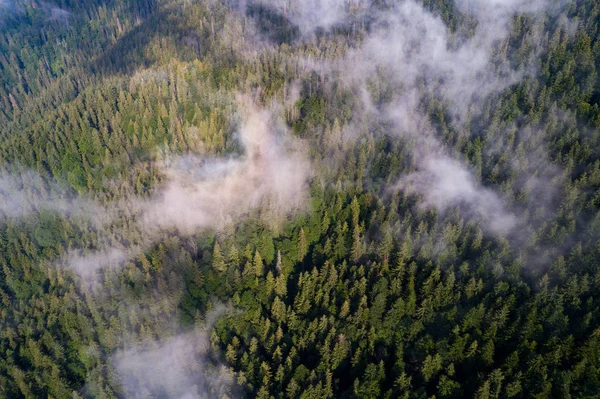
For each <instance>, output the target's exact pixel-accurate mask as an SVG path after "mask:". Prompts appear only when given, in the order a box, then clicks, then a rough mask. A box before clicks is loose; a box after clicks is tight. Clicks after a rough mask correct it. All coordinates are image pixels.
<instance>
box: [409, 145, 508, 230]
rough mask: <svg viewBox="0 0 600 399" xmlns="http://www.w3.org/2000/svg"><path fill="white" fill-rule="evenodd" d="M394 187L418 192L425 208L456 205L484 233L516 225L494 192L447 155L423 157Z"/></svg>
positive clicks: (503, 203) (413, 192)
mask: <svg viewBox="0 0 600 399" xmlns="http://www.w3.org/2000/svg"><path fill="white" fill-rule="evenodd" d="M398 188H400V189H402V190H404V191H406V192H407V193H412V194H420V195H422V196H423V198H424V201H423V203H422V205H423V206H425V207H435V208H436V209H438V210H441V211H444V210H448V209H451V208H454V207H459V208H460V209H461V211H462V213H463V214H464V215H466V216H467V217H469V218H471V219H476V220H478V221H480V222H481V225H482V226H483V228H484V229H486V230H487V231H488V232H492V233H500V234H507V233H509V232H510V231H511V230H512V229H513V228H514V227H515V226H516V224H517V218H516V217H515V215H514V214H512V213H511V212H509V211H508V210H507V207H506V204H505V202H504V201H502V199H501V198H500V197H499V196H498V194H497V193H496V192H494V191H493V190H490V189H488V188H485V187H481V186H480V185H479V183H478V182H477V180H476V179H475V177H474V176H473V174H472V173H471V172H470V171H469V170H468V169H467V168H466V167H465V166H464V165H463V164H461V163H460V162H459V161H456V160H454V159H451V158H449V157H443V156H441V157H435V158H427V159H426V160H425V161H424V162H422V163H421V164H420V169H419V170H417V171H416V172H413V173H410V174H408V175H407V176H404V177H402V178H401V179H400V181H399V183H398Z"/></svg>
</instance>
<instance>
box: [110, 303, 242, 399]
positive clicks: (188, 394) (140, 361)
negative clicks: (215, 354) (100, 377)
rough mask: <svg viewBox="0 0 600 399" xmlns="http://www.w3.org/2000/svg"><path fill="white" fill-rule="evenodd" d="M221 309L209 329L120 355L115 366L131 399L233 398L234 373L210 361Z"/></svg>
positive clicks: (208, 323) (212, 317) (211, 317)
mask: <svg viewBox="0 0 600 399" xmlns="http://www.w3.org/2000/svg"><path fill="white" fill-rule="evenodd" d="M224 311H225V308H224V307H219V308H218V309H217V310H215V311H213V312H212V313H211V314H209V315H208V316H207V318H206V327H205V328H202V329H197V330H195V331H192V332H190V333H186V334H179V335H176V336H174V337H171V338H169V339H166V340H164V341H162V342H155V341H153V342H151V343H148V344H143V345H137V346H135V347H133V348H132V349H128V350H125V351H121V352H118V353H117V354H115V355H114V356H113V358H112V364H113V366H114V368H115V371H116V372H117V375H118V377H119V379H120V381H121V386H122V390H123V393H124V394H125V396H126V397H128V398H148V397H167V398H179V399H196V398H207V397H208V398H218V397H231V396H232V394H231V391H232V387H233V374H232V373H231V372H230V371H229V369H228V368H226V367H225V366H224V365H222V364H220V363H219V362H217V361H214V360H210V359H209V354H210V340H209V334H210V331H211V329H212V325H213V324H214V322H215V320H216V319H217V318H218V317H219V316H220V315H222V314H223V312H224Z"/></svg>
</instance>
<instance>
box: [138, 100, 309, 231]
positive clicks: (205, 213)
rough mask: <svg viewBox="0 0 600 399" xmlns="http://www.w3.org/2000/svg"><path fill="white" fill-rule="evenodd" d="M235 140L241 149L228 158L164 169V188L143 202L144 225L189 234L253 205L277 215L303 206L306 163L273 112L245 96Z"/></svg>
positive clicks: (183, 161)
mask: <svg viewBox="0 0 600 399" xmlns="http://www.w3.org/2000/svg"><path fill="white" fill-rule="evenodd" d="M242 114H243V115H242V123H241V126H240V129H239V141H240V144H241V146H242V147H243V154H242V155H239V156H236V157H230V158H226V159H206V158H198V157H192V156H186V157H178V158H175V159H172V160H170V161H169V162H167V163H166V164H165V165H164V167H163V171H164V172H165V174H166V175H167V177H168V183H167V184H166V187H165V188H164V189H163V190H162V191H161V192H160V193H159V195H158V196H157V197H156V198H154V199H152V200H151V201H149V202H148V203H147V204H146V205H145V207H143V209H144V211H143V214H144V216H143V224H144V226H146V227H147V228H148V229H150V230H152V229H155V228H159V229H160V228H163V229H168V228H176V229H178V230H180V231H182V232H185V233H191V232H194V231H195V230H197V229H199V228H220V227H222V226H224V225H226V224H228V223H230V222H233V221H236V220H239V219H240V218H243V217H244V216H245V215H247V214H249V213H250V212H251V211H252V210H255V209H258V208H264V209H265V210H266V212H267V214H266V215H263V216H265V217H266V219H267V220H281V218H284V217H285V216H287V215H289V214H291V213H292V212H294V211H296V210H299V209H301V208H302V206H303V204H304V202H305V199H306V188H307V181H308V178H309V176H310V174H311V172H310V164H309V162H308V161H307V160H306V158H305V157H304V156H303V155H302V154H303V149H302V148H301V147H300V144H299V143H298V142H296V141H295V140H293V139H292V137H290V136H289V135H288V134H287V131H286V128H285V126H284V125H283V123H281V122H279V121H278V120H277V118H276V116H275V115H274V114H273V112H271V111H269V110H266V109H259V108H257V107H256V106H255V105H253V104H252V103H251V101H249V100H247V99H246V100H244V104H243V111H242Z"/></svg>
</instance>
